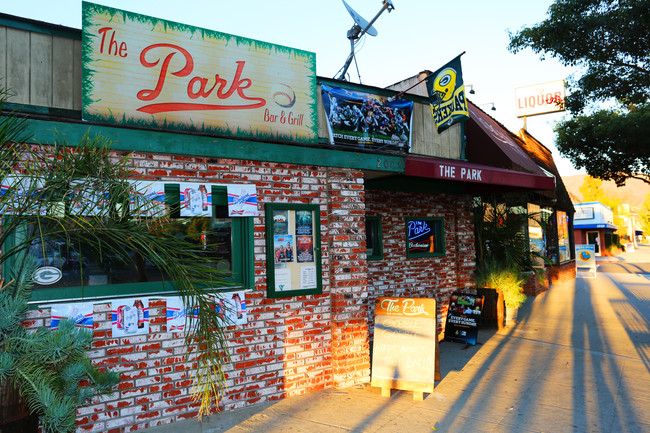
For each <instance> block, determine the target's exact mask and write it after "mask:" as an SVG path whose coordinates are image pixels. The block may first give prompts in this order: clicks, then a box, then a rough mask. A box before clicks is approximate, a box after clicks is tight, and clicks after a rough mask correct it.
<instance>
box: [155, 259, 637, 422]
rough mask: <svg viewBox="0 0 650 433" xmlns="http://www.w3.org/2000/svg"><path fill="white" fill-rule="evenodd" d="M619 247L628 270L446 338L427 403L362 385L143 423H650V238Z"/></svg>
mask: <svg viewBox="0 0 650 433" xmlns="http://www.w3.org/2000/svg"><path fill="white" fill-rule="evenodd" d="M619 257H620V258H621V260H617V263H618V264H617V265H616V266H620V265H625V266H627V267H629V269H624V268H620V267H617V268H614V269H613V272H609V271H608V272H602V271H599V273H598V277H597V278H595V279H582V278H578V279H576V280H575V281H569V282H566V283H562V284H558V285H554V286H552V287H551V289H550V290H549V291H547V292H545V293H542V294H540V295H538V296H537V297H535V298H532V299H530V300H529V301H528V302H527V303H526V304H525V305H524V306H523V307H522V309H521V310H520V312H519V320H518V322H517V324H516V325H515V326H514V327H512V328H508V329H505V330H503V331H499V332H497V331H496V330H481V331H480V332H479V342H480V343H482V344H479V345H476V346H471V347H469V348H467V349H466V350H464V347H465V346H464V345H462V344H459V343H451V342H443V343H441V344H440V365H441V375H442V380H441V381H440V382H436V388H435V391H434V393H432V394H429V395H426V394H425V400H424V401H423V402H414V401H413V398H412V393H410V392H406V391H395V390H394V391H393V392H392V395H391V397H390V398H382V397H381V393H380V390H379V389H378V388H372V387H370V386H368V385H366V386H359V387H355V388H351V389H344V390H334V389H329V390H324V391H320V392H316V393H312V394H308V395H305V396H301V397H293V398H288V399H284V400H281V401H278V402H274V403H267V404H261V405H258V406H254V407H249V408H245V409H239V410H236V411H230V412H225V413H219V414H214V415H212V416H210V417H207V418H204V420H203V423H199V422H198V421H197V420H189V421H184V422H177V423H174V424H170V425H166V426H160V427H156V428H151V429H148V430H147V431H148V432H152V433H170V432H184V433H195V432H206V433H207V432H210V433H216V432H229V433H244V432H265V433H272V432H277V433H280V432H282V433H287V432H294V433H313V432H324V433H330V432H332V433H334V432H377V433H394V432H406V433H420V432H422V433H424V432H426V433H430V432H433V431H438V432H461V433H462V432H612V433H614V432H616V433H618V432H650V411H648V410H647V409H648V408H649V407H650V373H649V372H650V330H649V328H650V311H649V310H650V307H649V304H650V274H649V273H648V272H650V247H642V248H639V249H637V252H636V253H626V254H625V255H622V257H621V256H619ZM605 265H607V266H611V265H610V264H609V263H608V264H599V268H600V267H603V266H605ZM630 270H631V271H630Z"/></svg>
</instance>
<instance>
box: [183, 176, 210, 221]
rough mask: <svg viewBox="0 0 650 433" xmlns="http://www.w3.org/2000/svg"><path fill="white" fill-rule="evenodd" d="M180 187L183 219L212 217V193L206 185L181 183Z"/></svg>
mask: <svg viewBox="0 0 650 433" xmlns="http://www.w3.org/2000/svg"><path fill="white" fill-rule="evenodd" d="M179 186H180V190H181V216H182V217H195V216H201V217H210V216H212V191H210V190H208V188H207V187H206V184H204V183H193V182H179ZM208 186H209V185H208Z"/></svg>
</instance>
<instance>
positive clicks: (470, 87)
mask: <svg viewBox="0 0 650 433" xmlns="http://www.w3.org/2000/svg"><path fill="white" fill-rule="evenodd" d="M465 87H467V88H469V92H468V93H469V94H470V95H474V94H475V93H476V91H475V90H474V85H473V84H468V85H467V86H465Z"/></svg>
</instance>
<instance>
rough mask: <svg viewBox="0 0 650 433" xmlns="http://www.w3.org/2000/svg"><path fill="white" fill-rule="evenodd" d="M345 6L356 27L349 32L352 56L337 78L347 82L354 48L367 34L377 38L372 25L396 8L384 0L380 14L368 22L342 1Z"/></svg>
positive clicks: (388, 0)
mask: <svg viewBox="0 0 650 433" xmlns="http://www.w3.org/2000/svg"><path fill="white" fill-rule="evenodd" d="M342 1H343V4H344V5H345V8H346V9H347V10H348V12H349V13H350V16H351V17H352V19H353V20H354V25H353V26H352V27H351V28H350V30H348V39H349V40H350V54H349V55H348V58H347V59H346V60H345V64H344V65H343V67H342V68H341V73H340V74H339V75H338V77H335V78H337V79H339V80H345V74H347V72H348V68H349V67H350V63H352V59H354V46H355V44H356V43H357V41H358V40H359V39H361V37H362V36H363V35H365V34H369V35H370V36H377V30H376V29H375V28H374V27H373V26H372V24H373V23H374V22H375V21H377V18H379V16H380V15H381V14H382V13H384V11H385V10H386V9H388V12H391V11H392V10H393V9H395V6H393V2H392V1H391V0H383V1H382V7H381V10H380V11H379V12H377V15H375V17H374V18H373V19H372V21H370V22H368V21H366V20H365V19H363V17H362V16H361V15H359V14H358V13H356V12H355V11H354V9H352V8H351V7H350V5H348V4H347V3H346V2H345V0H342Z"/></svg>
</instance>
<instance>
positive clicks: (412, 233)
mask: <svg viewBox="0 0 650 433" xmlns="http://www.w3.org/2000/svg"><path fill="white" fill-rule="evenodd" d="M444 255H445V226H444V220H443V219H442V218H426V217H422V218H420V217H418V218H406V257H409V258H417V257H439V256H444Z"/></svg>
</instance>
